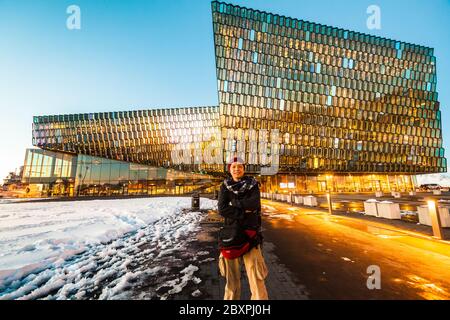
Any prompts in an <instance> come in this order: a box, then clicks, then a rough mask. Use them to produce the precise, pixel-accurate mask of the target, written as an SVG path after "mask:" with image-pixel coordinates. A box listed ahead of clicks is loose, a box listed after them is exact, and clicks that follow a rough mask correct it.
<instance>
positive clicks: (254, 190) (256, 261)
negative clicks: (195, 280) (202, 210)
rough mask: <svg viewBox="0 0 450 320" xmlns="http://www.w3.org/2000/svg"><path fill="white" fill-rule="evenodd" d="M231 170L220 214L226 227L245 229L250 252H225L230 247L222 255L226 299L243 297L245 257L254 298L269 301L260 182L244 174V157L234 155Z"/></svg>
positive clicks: (220, 205)
mask: <svg viewBox="0 0 450 320" xmlns="http://www.w3.org/2000/svg"><path fill="white" fill-rule="evenodd" d="M228 170H229V172H230V174H231V178H228V179H225V180H224V182H223V183H222V185H221V186H220V192H219V200H218V210H219V214H220V215H221V216H223V217H224V218H225V225H226V226H227V225H228V226H230V225H236V226H237V227H238V229H237V230H243V231H245V233H246V236H247V239H248V245H247V246H246V247H245V251H246V252H245V253H243V255H242V256H240V257H237V258H230V256H227V255H226V254H225V255H224V253H225V252H226V250H225V251H222V253H221V254H220V257H219V269H220V273H221V274H222V276H224V277H225V278H226V285H225V295H224V300H239V299H240V296H241V282H240V278H241V272H240V264H241V260H243V261H244V264H245V269H246V272H247V276H248V282H249V285H250V291H251V293H252V297H251V299H252V300H268V295H267V290H266V286H265V284H264V279H265V278H266V277H267V273H268V271H267V267H266V264H265V262H264V258H263V256H262V253H261V244H262V235H261V197H260V191H259V187H258V182H257V181H256V180H255V178H253V177H250V176H246V175H244V173H245V171H244V161H243V160H242V159H240V158H237V157H234V158H233V159H232V160H231V161H230V163H229V165H228ZM225 249H226V248H225ZM247 250H248V251H247ZM239 254H241V253H239Z"/></svg>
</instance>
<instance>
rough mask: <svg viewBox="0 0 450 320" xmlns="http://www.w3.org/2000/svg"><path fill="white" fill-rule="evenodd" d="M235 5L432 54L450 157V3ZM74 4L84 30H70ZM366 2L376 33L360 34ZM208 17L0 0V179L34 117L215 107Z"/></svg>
mask: <svg viewBox="0 0 450 320" xmlns="http://www.w3.org/2000/svg"><path fill="white" fill-rule="evenodd" d="M232 3H233V4H237V5H242V6H246V7H250V8H254V9H259V10H263V11H270V12H273V13H278V14H282V15H286V16H291V17H294V18H299V19H304V20H308V21H313V22H318V23H322V24H327V25H331V26H336V27H340V28H345V29H350V30H355V31H359V32H364V33H369V34H374V35H378V36H382V37H387V38H391V39H395V40H401V41H405V42H411V43H416V44H420V45H424V46H429V47H433V48H435V55H436V57H437V73H438V86H437V90H438V92H439V97H440V98H439V99H440V102H441V110H442V126H443V136H444V147H445V148H446V150H449V146H450V130H449V129H448V128H447V125H446V124H447V123H448V122H449V120H450V112H448V109H447V108H448V106H449V105H450V92H449V90H448V89H449V87H450V37H449V35H448V30H450V0H433V1H425V0H420V1H419V0H415V1H414V0H413V1H411V0H395V1H394V0H370V1H366V0H342V1H336V0H325V1H320V0H317V1H310V0H307V1H306V0H276V1H273V0H272V1H268V0H247V1H243V0H240V1H238V0H236V1H233V2H232ZM72 4H75V5H78V6H79V7H80V9H81V30H68V29H67V28H66V19H67V17H68V16H69V15H68V14H67V13H66V9H67V7H68V6H69V5H72ZM372 4H375V5H378V6H379V7H380V8H381V30H368V29H367V27H366V20H367V18H368V14H367V13H366V9H367V7H368V6H369V5H372ZM210 10H211V9H210V1H209V0H172V1H167V0H166V1H163V0H151V1H150V0H147V1H145V0H142V1H140V0H129V1H120V0H95V1H94V0H88V1H85V0H71V1H65V0H59V1H55V0H47V1H37V0H14V1H12V0H0V35H1V36H0V70H1V72H0V133H1V139H0V150H2V157H1V159H0V178H3V177H4V176H5V175H6V174H7V172H8V171H10V170H14V169H15V168H17V167H19V166H20V165H21V164H23V158H24V155H25V149H26V148H27V147H31V122H32V116H33V115H43V114H61V113H87V112H98V111H117V110H133V109H143V108H149V109H150V108H156V107H180V106H204V105H217V103H218V98H217V88H216V74H215V63H214V46H213V36H212V21H211V11H210ZM448 155H449V154H448V151H447V152H446V156H447V157H448Z"/></svg>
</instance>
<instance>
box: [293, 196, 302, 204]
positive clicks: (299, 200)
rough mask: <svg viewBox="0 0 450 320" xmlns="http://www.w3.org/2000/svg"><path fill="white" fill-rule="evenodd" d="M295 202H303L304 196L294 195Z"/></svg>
mask: <svg viewBox="0 0 450 320" xmlns="http://www.w3.org/2000/svg"><path fill="white" fill-rule="evenodd" d="M294 202H295V204H303V197H302V196H294Z"/></svg>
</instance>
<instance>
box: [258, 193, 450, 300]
mask: <svg viewBox="0 0 450 320" xmlns="http://www.w3.org/2000/svg"><path fill="white" fill-rule="evenodd" d="M263 205H264V208H263V212H264V214H265V219H264V227H265V229H266V230H265V237H266V239H267V240H268V241H270V242H271V243H273V244H274V245H275V246H276V250H275V251H276V253H277V256H278V258H279V259H280V261H282V262H283V263H285V264H286V267H287V268H288V269H290V270H291V271H292V273H293V274H294V275H295V276H296V277H297V278H298V279H300V281H301V282H302V283H303V284H304V285H305V286H306V289H307V290H308V292H309V293H310V298H311V299H450V268H449V267H450V244H449V243H448V242H444V241H437V240H433V239H431V238H430V237H427V236H425V235H421V234H413V233H410V232H404V231H403V230H401V229H397V228H395V227H392V226H389V225H385V224H382V223H375V222H371V221H364V220H359V219H352V218H349V217H343V216H331V217H330V216H329V215H328V214H326V213H324V212H322V211H318V210H313V209H306V208H298V207H291V206H289V205H287V204H282V203H277V202H271V201H267V200H263ZM374 265H375V266H378V267H380V270H381V289H380V290H377V289H374V290H369V289H368V287H367V282H368V278H369V276H370V275H371V274H369V273H368V272H367V268H368V267H369V266H374Z"/></svg>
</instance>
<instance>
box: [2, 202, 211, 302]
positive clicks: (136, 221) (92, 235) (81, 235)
mask: <svg viewBox="0 0 450 320" xmlns="http://www.w3.org/2000/svg"><path fill="white" fill-rule="evenodd" d="M190 204H191V199H190V198H181V197H180V198H166V197H164V198H141V199H120V200H93V201H70V202H35V203H14V204H13V203H11V204H0V299H36V298H39V299H83V298H100V299H120V298H127V289H128V288H130V287H131V286H139V283H145V281H148V279H150V278H154V277H158V276H159V275H161V274H163V273H164V272H165V271H167V268H168V265H169V264H168V263H167V261H170V260H171V259H172V260H173V257H174V256H175V253H176V252H177V251H178V252H180V251H183V249H184V247H185V242H186V241H182V240H183V239H184V240H186V239H187V237H188V235H189V234H190V233H192V232H194V231H196V230H198V227H199V221H200V219H201V218H202V215H203V214H202V213H200V212H189V211H186V212H183V211H182V209H183V208H189V207H190ZM216 206H217V202H216V201H213V200H208V199H203V198H202V199H201V208H202V209H208V208H215V207H216ZM158 261H165V262H166V263H160V264H158ZM195 268H197V267H195V266H189V267H187V268H185V269H184V270H181V272H180V273H181V275H180V277H178V278H177V277H175V278H174V279H171V280H170V281H168V282H167V283H166V285H162V286H165V287H171V289H170V290H168V292H167V293H165V294H164V295H159V297H160V298H167V297H168V296H169V295H170V294H173V293H176V292H179V291H180V290H182V288H183V287H184V286H185V285H186V283H187V282H189V281H194V282H198V281H201V280H200V279H197V278H196V277H195V276H193V273H194V272H195ZM172 278H173V277H172Z"/></svg>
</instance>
